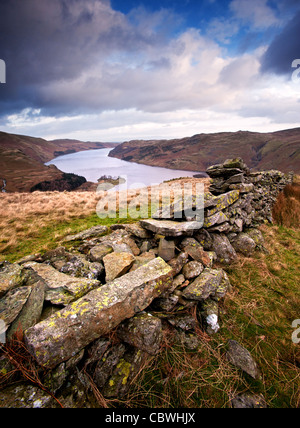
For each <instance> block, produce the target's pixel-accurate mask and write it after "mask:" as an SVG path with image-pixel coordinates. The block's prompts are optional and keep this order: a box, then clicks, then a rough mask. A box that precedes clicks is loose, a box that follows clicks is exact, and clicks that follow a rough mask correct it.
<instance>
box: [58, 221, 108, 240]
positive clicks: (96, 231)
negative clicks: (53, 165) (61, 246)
mask: <svg viewBox="0 0 300 428" xmlns="http://www.w3.org/2000/svg"><path fill="white" fill-rule="evenodd" d="M108 231H109V228H108V227H107V226H101V225H99V226H93V227H91V228H90V229H88V230H84V231H83V232H80V233H77V234H76V235H69V236H67V237H66V238H65V239H64V242H71V241H80V240H84V239H89V238H94V237H96V236H101V235H103V234H104V233H107V232H108Z"/></svg>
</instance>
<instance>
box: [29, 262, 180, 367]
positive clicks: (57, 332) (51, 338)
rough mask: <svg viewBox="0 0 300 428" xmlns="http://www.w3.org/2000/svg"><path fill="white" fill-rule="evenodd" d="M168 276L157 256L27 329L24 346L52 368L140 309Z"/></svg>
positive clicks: (161, 288) (166, 267)
mask: <svg viewBox="0 0 300 428" xmlns="http://www.w3.org/2000/svg"><path fill="white" fill-rule="evenodd" d="M172 279H173V278H172V269H171V267H170V266H169V265H167V264H166V263H165V262H164V261H163V260H162V259H160V258H157V259H155V260H153V261H151V262H149V263H148V264H147V265H145V266H142V267H141V268H139V269H137V270H136V271H134V272H130V273H128V274H126V275H124V276H123V277H122V278H120V279H117V280H115V281H114V282H112V283H110V284H106V285H104V286H102V287H100V288H98V289H97V290H93V291H91V292H89V293H88V294H87V295H86V296H84V297H83V298H81V299H79V300H77V301H76V302H74V303H72V304H70V305H69V306H67V307H66V308H65V309H63V310H61V311H59V312H57V313H56V314H54V315H53V316H52V317H50V318H48V319H46V320H45V321H43V322H41V323H39V324H37V325H35V326H34V327H32V328H30V329H29V330H27V331H26V332H25V342H26V345H27V348H28V349H29V351H30V352H31V354H32V355H33V356H34V357H35V359H36V360H37V361H38V363H39V364H40V365H42V366H44V367H47V368H53V367H55V366H56V365H58V364H60V363H62V362H63V361H66V360H68V359H69V358H71V357H72V356H74V355H75V354H77V353H78V352H79V351H80V350H81V349H83V348H84V347H86V346H87V345H88V344H90V343H92V342H93V341H94V340H96V339H98V338H99V337H101V336H103V335H105V334H106V333H108V332H110V331H111V330H112V329H113V328H115V327H116V326H118V325H119V324H120V323H121V322H122V321H124V320H125V319H128V318H131V317H132V316H134V315H135V314H136V313H138V312H141V311H143V310H144V309H145V308H147V307H148V306H149V305H150V303H151V302H152V301H153V300H154V299H155V298H157V297H159V296H160V295H161V294H162V293H163V292H164V291H166V290H167V289H168V288H169V287H171V285H172Z"/></svg>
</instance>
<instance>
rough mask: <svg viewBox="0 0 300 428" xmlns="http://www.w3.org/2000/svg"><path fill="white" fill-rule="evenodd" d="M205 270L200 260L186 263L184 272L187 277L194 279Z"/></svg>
mask: <svg viewBox="0 0 300 428" xmlns="http://www.w3.org/2000/svg"><path fill="white" fill-rule="evenodd" d="M203 271H204V266H203V264H202V263H200V262H196V261H193V262H189V263H187V264H186V265H184V267H183V269H182V273H183V275H184V277H185V279H193V278H196V277H197V276H199V275H200V274H201V273H202V272H203Z"/></svg>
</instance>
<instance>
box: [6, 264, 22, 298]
mask: <svg viewBox="0 0 300 428" xmlns="http://www.w3.org/2000/svg"><path fill="white" fill-rule="evenodd" d="M25 280H26V277H25V275H24V271H23V269H22V267H21V266H19V265H18V264H11V263H9V262H0V298H1V297H3V296H4V294H5V293H7V292H8V291H9V290H13V289H14V288H17V287H21V286H22V285H24V283H25Z"/></svg>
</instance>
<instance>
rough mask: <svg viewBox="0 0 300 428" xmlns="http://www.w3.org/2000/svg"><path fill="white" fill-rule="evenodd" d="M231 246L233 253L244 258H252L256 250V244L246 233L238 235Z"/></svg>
mask: <svg viewBox="0 0 300 428" xmlns="http://www.w3.org/2000/svg"><path fill="white" fill-rule="evenodd" d="M231 245H232V246H233V248H234V249H235V251H237V252H238V253H241V254H243V255H244V256H246V257H250V256H252V255H253V254H254V252H255V249H256V243H255V242H254V240H253V239H252V238H250V236H249V235H247V234H246V233H239V234H238V235H237V237H235V238H234V239H233V240H232V241H231Z"/></svg>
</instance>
